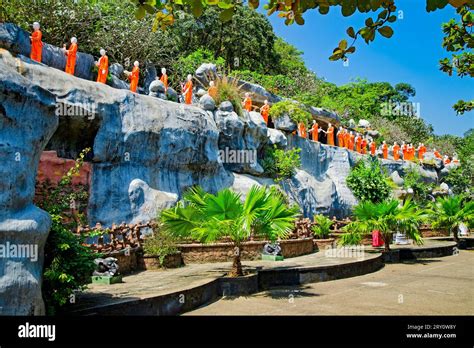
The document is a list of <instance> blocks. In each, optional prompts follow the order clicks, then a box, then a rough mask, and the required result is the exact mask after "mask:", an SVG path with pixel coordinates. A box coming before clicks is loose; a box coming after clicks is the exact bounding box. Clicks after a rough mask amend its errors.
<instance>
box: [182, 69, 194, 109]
mask: <svg viewBox="0 0 474 348" xmlns="http://www.w3.org/2000/svg"><path fill="white" fill-rule="evenodd" d="M187 79H188V80H187V81H186V84H185V85H184V86H182V89H183V97H184V102H185V103H186V104H192V102H193V76H192V75H191V74H189V75H188V78H187Z"/></svg>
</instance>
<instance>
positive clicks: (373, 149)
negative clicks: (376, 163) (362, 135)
mask: <svg viewBox="0 0 474 348" xmlns="http://www.w3.org/2000/svg"><path fill="white" fill-rule="evenodd" d="M375 150H377V145H376V144H375V141H372V142H371V143H370V154H371V155H372V156H375Z"/></svg>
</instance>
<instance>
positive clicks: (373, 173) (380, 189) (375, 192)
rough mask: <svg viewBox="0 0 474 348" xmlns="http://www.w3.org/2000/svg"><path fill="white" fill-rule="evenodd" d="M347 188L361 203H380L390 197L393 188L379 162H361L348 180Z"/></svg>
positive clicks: (353, 169) (354, 168)
mask: <svg viewBox="0 0 474 348" xmlns="http://www.w3.org/2000/svg"><path fill="white" fill-rule="evenodd" d="M346 183H347V186H348V187H349V188H350V189H351V190H352V193H353V194H354V196H355V197H356V198H357V199H358V200H360V201H370V202H373V203H378V202H382V201H384V200H386V199H387V198H389V197H390V194H391V191H392V189H391V186H390V184H389V182H388V177H387V175H386V174H385V173H384V172H383V171H382V168H381V167H380V164H379V161H378V160H369V161H367V162H365V161H364V160H361V161H359V162H357V164H356V165H355V166H354V167H353V168H352V170H351V172H350V174H349V175H348V176H347V178H346Z"/></svg>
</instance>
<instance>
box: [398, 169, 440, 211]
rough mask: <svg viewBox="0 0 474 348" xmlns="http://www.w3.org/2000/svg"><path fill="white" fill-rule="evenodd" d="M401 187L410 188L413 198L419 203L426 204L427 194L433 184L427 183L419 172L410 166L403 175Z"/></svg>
mask: <svg viewBox="0 0 474 348" xmlns="http://www.w3.org/2000/svg"><path fill="white" fill-rule="evenodd" d="M403 180H404V182H403V187H404V188H406V189H407V188H411V189H412V190H413V200H414V201H415V202H416V203H417V204H419V205H422V206H424V205H426V203H427V202H428V195H429V194H430V191H431V190H430V189H431V188H432V186H433V185H430V184H427V183H425V182H424V181H423V178H422V177H421V174H420V173H419V172H418V171H417V170H416V169H415V168H410V169H408V170H407V172H406V173H405V176H404V177H403Z"/></svg>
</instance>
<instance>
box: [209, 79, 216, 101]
mask: <svg viewBox="0 0 474 348" xmlns="http://www.w3.org/2000/svg"><path fill="white" fill-rule="evenodd" d="M207 94H209V96H210V97H211V98H212V99H214V101H216V100H217V87H216V86H215V83H214V81H210V82H209V89H208V90H207Z"/></svg>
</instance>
